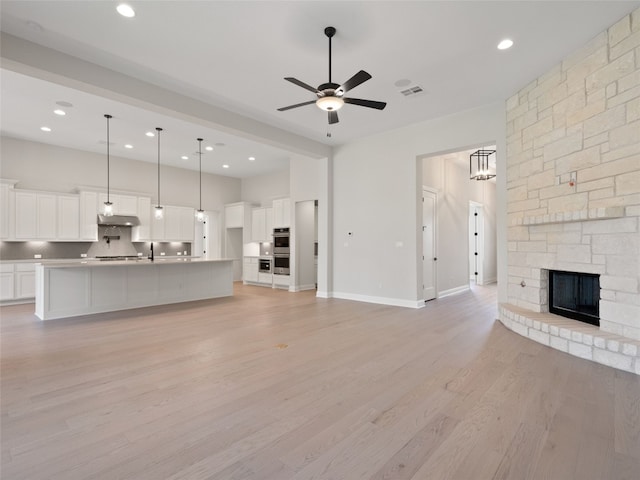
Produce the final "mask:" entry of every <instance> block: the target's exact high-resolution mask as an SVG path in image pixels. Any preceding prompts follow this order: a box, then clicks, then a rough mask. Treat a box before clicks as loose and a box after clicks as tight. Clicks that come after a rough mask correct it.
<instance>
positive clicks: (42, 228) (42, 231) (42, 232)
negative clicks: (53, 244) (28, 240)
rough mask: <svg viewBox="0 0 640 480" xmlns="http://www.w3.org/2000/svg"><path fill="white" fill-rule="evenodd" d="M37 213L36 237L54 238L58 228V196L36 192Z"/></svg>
mask: <svg viewBox="0 0 640 480" xmlns="http://www.w3.org/2000/svg"><path fill="white" fill-rule="evenodd" d="M36 198H37V202H38V208H37V210H36V213H37V220H38V222H37V225H38V228H37V237H38V238H41V239H43V240H44V239H47V240H55V239H56V237H57V229H58V198H57V196H56V195H50V194H46V193H45V194H42V193H38V194H37V195H36Z"/></svg>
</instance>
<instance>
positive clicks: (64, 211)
mask: <svg viewBox="0 0 640 480" xmlns="http://www.w3.org/2000/svg"><path fill="white" fill-rule="evenodd" d="M56 238H57V239H59V240H78V239H79V238H80V197H79V196H77V195H59V196H58V229H57V236H56Z"/></svg>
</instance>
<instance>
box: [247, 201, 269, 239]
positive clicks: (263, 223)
mask: <svg viewBox="0 0 640 480" xmlns="http://www.w3.org/2000/svg"><path fill="white" fill-rule="evenodd" d="M272 236H273V208H254V209H253V210H252V211H251V240H252V241H254V242H271V241H272Z"/></svg>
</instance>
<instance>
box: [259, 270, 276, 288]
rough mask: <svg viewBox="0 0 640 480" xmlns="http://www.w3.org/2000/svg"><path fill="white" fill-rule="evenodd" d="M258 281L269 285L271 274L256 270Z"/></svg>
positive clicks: (271, 280)
mask: <svg viewBox="0 0 640 480" xmlns="http://www.w3.org/2000/svg"><path fill="white" fill-rule="evenodd" d="M258 283H264V284H266V285H269V286H271V284H272V283H273V274H271V273H262V272H258Z"/></svg>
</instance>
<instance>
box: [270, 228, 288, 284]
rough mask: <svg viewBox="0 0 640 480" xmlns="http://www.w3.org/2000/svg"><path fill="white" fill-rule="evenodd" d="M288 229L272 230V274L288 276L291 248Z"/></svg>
mask: <svg viewBox="0 0 640 480" xmlns="http://www.w3.org/2000/svg"><path fill="white" fill-rule="evenodd" d="M289 240H290V236H289V229H288V228H274V229H273V273H274V274H276V275H289V258H290V254H291V246H290V244H289Z"/></svg>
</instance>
